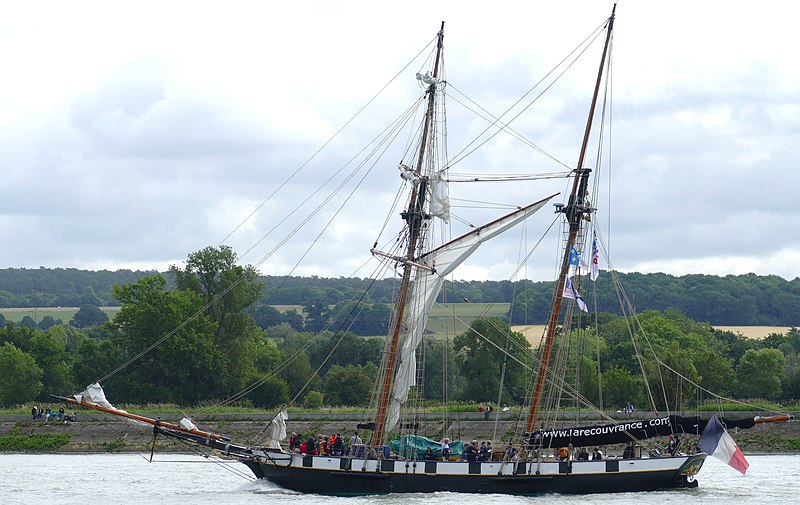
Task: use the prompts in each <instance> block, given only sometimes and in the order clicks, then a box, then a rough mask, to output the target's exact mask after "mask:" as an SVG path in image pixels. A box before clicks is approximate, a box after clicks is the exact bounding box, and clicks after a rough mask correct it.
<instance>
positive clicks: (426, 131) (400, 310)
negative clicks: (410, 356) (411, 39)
mask: <svg viewBox="0 0 800 505" xmlns="http://www.w3.org/2000/svg"><path fill="white" fill-rule="evenodd" d="M443 39H444V21H442V27H441V29H440V30H439V41H438V43H437V46H436V60H435V61H434V64H433V78H434V79H438V78H439V62H440V61H441V55H442V41H443ZM435 99H436V83H435V82H434V83H433V84H431V85H430V87H429V88H428V110H427V113H426V114H425V123H424V126H423V130H422V138H421V142H420V148H419V157H418V159H417V166H416V167H415V169H414V171H415V173H416V174H417V175H421V174H422V173H423V170H422V168H423V167H422V163H423V162H424V160H425V152H426V151H427V149H428V145H429V142H428V140H429V139H428V137H429V136H430V129H431V123H433V111H434V105H435ZM426 193H427V178H425V177H421V178H420V180H419V183H418V184H414V187H413V189H412V190H411V198H410V200H409V203H408V210H407V211H406V212H405V213H403V219H405V220H406V222H407V223H408V248H407V249H406V260H407V261H406V262H404V264H403V279H402V281H401V283H400V290H399V292H398V295H397V304H396V307H395V311H394V317H393V318H392V329H391V334H390V337H389V338H390V340H389V347H388V351H387V355H386V365H385V367H384V369H383V370H382V380H381V385H380V392H379V393H378V405H377V410H376V412H375V431H373V433H372V441H371V445H372V447H378V446H380V445H383V437H384V428H385V427H386V416H387V410H388V408H389V396H390V394H391V391H392V384H393V383H394V369H395V367H396V366H397V348H398V346H399V343H400V331H401V329H402V327H403V319H404V317H405V310H406V303H407V302H408V292H409V287H410V284H411V272H412V271H413V268H414V265H413V262H412V261H413V259H414V256H415V252H416V249H417V243H418V241H419V237H420V234H421V230H422V221H423V219H425V216H424V211H425V197H426Z"/></svg>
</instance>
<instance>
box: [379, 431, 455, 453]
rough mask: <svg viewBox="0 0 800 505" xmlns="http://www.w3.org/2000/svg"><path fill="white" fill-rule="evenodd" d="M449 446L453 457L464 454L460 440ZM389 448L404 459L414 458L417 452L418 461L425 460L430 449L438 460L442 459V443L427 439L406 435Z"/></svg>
mask: <svg viewBox="0 0 800 505" xmlns="http://www.w3.org/2000/svg"><path fill="white" fill-rule="evenodd" d="M448 445H449V446H450V455H451V456H461V453H462V452H464V442H462V441H460V440H457V441H455V442H450V443H449V444H448ZM389 447H391V448H392V451H393V452H394V453H395V454H397V455H398V456H401V457H404V458H410V459H411V458H413V457H414V451H416V457H417V459H424V457H425V452H426V451H427V450H428V447H430V448H431V449H432V450H433V454H434V455H435V456H436V457H437V458H441V457H442V443H441V442H437V441H436V440H433V439H430V438H427V437H420V436H416V435H404V436H403V437H400V438H395V439H394V440H392V441H391V442H389Z"/></svg>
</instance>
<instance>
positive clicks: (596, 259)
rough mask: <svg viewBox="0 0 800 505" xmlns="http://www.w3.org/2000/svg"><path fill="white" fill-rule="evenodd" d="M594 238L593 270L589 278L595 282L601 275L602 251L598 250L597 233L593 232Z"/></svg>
mask: <svg viewBox="0 0 800 505" xmlns="http://www.w3.org/2000/svg"><path fill="white" fill-rule="evenodd" d="M592 236H593V239H592V269H591V272H590V274H589V277H590V278H591V279H592V280H593V281H594V280H597V276H598V275H600V251H599V250H598V248H597V232H596V231H595V232H593V234H592Z"/></svg>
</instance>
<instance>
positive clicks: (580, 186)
mask: <svg viewBox="0 0 800 505" xmlns="http://www.w3.org/2000/svg"><path fill="white" fill-rule="evenodd" d="M616 10H617V6H616V4H614V8H613V9H612V11H611V17H610V18H608V27H607V29H606V40H605V44H604V46H603V55H602V57H601V59H600V68H599V70H598V72H597V80H596V82H595V86H594V94H593V95H592V104H591V106H590V107H589V117H588V119H587V120H586V129H585V130H584V134H583V143H582V144H581V151H580V155H579V157H578V166H577V168H576V169H575V172H576V173H575V180H574V183H573V185H572V192H571V193H570V197H569V200H568V203H567V205H566V206H564V207H563V208H561V209H560V212H563V213H564V214H565V216H566V217H567V220H568V222H569V235H568V236H567V243H566V245H565V247H564V255H563V257H562V260H561V270H560V272H559V275H558V281H557V283H556V292H555V295H554V297H553V305H552V306H551V308H550V315H549V317H548V319H547V328H546V330H545V337H544V349H543V350H542V358H541V362H540V364H539V370H538V372H537V374H536V382H535V385H534V389H533V395H532V397H531V405H530V409H529V411H528V419H527V422H526V424H525V429H526V431H527V432H528V433H531V432H533V431H534V430H535V429H536V421H537V418H538V415H539V408H540V406H541V403H542V391H543V390H544V383H545V378H546V377H547V373H548V369H549V366H550V354H551V352H552V350H553V343H554V340H555V334H556V327H557V326H558V317H559V315H560V314H561V304H562V302H563V299H564V286H565V285H566V280H567V274H568V273H569V253H570V250H571V249H572V247H573V246H574V245H575V241H576V239H577V237H578V232H579V231H580V228H581V220H583V218H584V215H585V214H586V213H587V212H589V211H590V209H588V208H587V207H586V206H585V205H584V193H585V192H586V184H587V181H588V177H589V172H591V170H590V169H585V168H583V163H584V160H585V158H586V149H587V146H588V145H589V136H590V133H591V131H592V123H593V121H594V111H595V108H596V106H597V97H598V94H599V92H600V84H601V82H602V79H603V69H604V68H605V64H606V55H607V54H608V48H609V45H610V42H611V31H612V29H613V28H614V13H615V11H616Z"/></svg>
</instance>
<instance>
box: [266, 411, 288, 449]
mask: <svg viewBox="0 0 800 505" xmlns="http://www.w3.org/2000/svg"><path fill="white" fill-rule="evenodd" d="M287 419H289V414H288V413H287V412H286V410H281V411H280V412H278V415H277V416H275V417H274V418H273V419H272V421H271V422H270V426H269V435H268V436H267V447H269V448H270V449H280V448H281V440H283V439H284V438H286V420H287Z"/></svg>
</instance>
